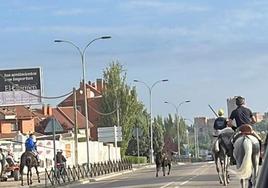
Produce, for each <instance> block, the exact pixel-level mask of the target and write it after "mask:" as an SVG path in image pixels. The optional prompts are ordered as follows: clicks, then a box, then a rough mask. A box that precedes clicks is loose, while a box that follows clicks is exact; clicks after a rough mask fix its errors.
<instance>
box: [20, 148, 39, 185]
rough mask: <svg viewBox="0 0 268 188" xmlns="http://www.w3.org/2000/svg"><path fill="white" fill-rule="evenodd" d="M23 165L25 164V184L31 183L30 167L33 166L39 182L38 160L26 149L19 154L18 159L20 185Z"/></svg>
mask: <svg viewBox="0 0 268 188" xmlns="http://www.w3.org/2000/svg"><path fill="white" fill-rule="evenodd" d="M24 166H27V184H28V185H31V184H32V183H33V181H32V167H34V168H35V171H36V174H37V179H38V183H40V177H39V172H38V169H37V168H38V161H37V158H36V156H35V155H34V153H33V152H31V151H26V152H24V153H23V154H22V155H21V160H20V174H21V185H22V186H23V169H24Z"/></svg>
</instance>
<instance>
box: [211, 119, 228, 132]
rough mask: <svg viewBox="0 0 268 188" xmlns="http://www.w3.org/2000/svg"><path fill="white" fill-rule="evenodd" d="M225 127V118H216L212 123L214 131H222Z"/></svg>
mask: <svg viewBox="0 0 268 188" xmlns="http://www.w3.org/2000/svg"><path fill="white" fill-rule="evenodd" d="M226 127H227V121H226V118H224V117H218V118H217V119H216V120H215V121H214V129H215V130H222V129H224V128H226Z"/></svg>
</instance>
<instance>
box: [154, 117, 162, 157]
mask: <svg viewBox="0 0 268 188" xmlns="http://www.w3.org/2000/svg"><path fill="white" fill-rule="evenodd" d="M163 146H164V125H163V120H162V117H160V116H157V117H156V118H154V120H153V149H154V152H155V153H156V152H159V151H162V149H163Z"/></svg>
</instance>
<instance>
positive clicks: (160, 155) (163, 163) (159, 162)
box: [155, 152, 171, 177]
mask: <svg viewBox="0 0 268 188" xmlns="http://www.w3.org/2000/svg"><path fill="white" fill-rule="evenodd" d="M155 164H156V177H158V172H159V170H160V168H161V167H162V170H163V176H165V175H166V167H167V166H168V175H169V174H170V169H171V157H170V156H169V155H168V154H167V153H166V152H157V153H156V155H155Z"/></svg>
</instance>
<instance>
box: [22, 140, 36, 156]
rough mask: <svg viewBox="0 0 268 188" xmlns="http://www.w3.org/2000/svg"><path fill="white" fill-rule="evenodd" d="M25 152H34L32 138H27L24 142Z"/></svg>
mask: <svg viewBox="0 0 268 188" xmlns="http://www.w3.org/2000/svg"><path fill="white" fill-rule="evenodd" d="M25 147H26V151H32V152H35V151H36V143H35V142H34V141H33V138H31V137H29V138H27V140H26V142H25Z"/></svg>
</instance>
